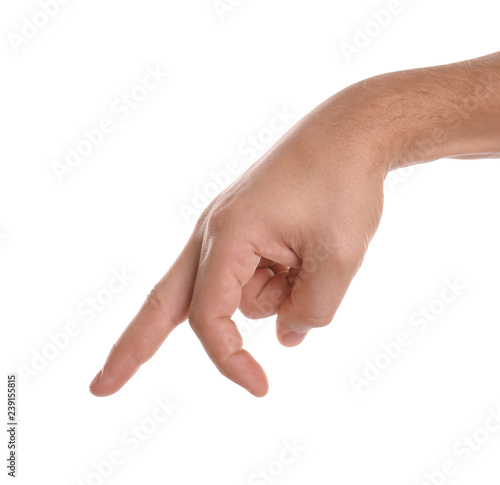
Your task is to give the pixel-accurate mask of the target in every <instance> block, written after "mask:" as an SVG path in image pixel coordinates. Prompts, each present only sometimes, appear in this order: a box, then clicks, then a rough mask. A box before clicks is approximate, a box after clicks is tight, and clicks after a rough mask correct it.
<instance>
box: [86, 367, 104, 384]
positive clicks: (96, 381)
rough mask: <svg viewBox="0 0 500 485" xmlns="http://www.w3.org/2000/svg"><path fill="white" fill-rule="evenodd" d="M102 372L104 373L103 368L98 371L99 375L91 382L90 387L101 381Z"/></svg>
mask: <svg viewBox="0 0 500 485" xmlns="http://www.w3.org/2000/svg"><path fill="white" fill-rule="evenodd" d="M101 374H102V369H101V370H100V371H99V372H98V373H97V375H96V376H95V377H94V379H93V380H92V382H91V383H90V386H89V387H92V386H95V385H96V384H97V383H98V382H99V379H100V378H101Z"/></svg>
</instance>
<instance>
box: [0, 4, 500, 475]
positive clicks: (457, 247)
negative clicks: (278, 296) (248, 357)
mask: <svg viewBox="0 0 500 485" xmlns="http://www.w3.org/2000/svg"><path fill="white" fill-rule="evenodd" d="M234 3H237V2H234ZM493 5H494V2H491V1H486V0H476V1H474V2H456V1H451V0H446V1H445V0H441V1H440V2H434V1H431V0H419V1H416V0H414V1H413V2H410V1H402V2H401V7H400V12H399V13H398V14H395V15H394V16H393V17H392V20H391V22H390V24H389V25H387V26H386V27H383V28H381V29H380V33H379V34H378V35H375V36H373V38H372V39H371V41H370V43H369V45H368V46H367V47H366V48H363V49H362V50H361V52H359V53H357V54H355V55H353V56H352V59H351V62H347V59H346V57H345V56H344V55H343V53H342V49H341V43H342V42H348V43H352V42H353V39H354V36H355V33H356V29H357V28H360V29H364V28H365V27H366V26H367V22H369V21H371V19H372V15H371V12H372V11H379V10H381V9H386V8H387V7H388V2H387V1H357V2H347V1H344V2H330V1H326V0H323V1H320V0H308V1H291V0H274V1H272V2H270V1H269V0H251V1H250V0H249V1H242V2H240V4H239V5H238V6H236V7H232V8H231V11H228V12H226V13H225V14H223V15H222V17H223V18H222V19H221V18H220V15H218V13H217V11H216V9H215V8H214V6H213V5H212V2H211V1H210V0H203V1H202V0H192V1H189V2H181V1H176V2H161V1H155V0H143V1H141V2H138V1H136V2H132V1H123V0H120V1H118V0H108V1H106V2H102V1H98V0H86V1H81V0H73V1H70V2H68V4H67V5H64V6H60V9H59V12H58V13H57V14H56V15H55V16H54V17H53V18H51V19H50V21H49V22H48V23H47V25H46V26H45V27H43V28H40V30H39V32H38V33H36V35H34V36H33V37H32V38H31V39H29V40H28V41H26V42H25V44H23V45H21V46H20V48H19V49H18V52H16V49H15V48H14V46H13V41H12V39H13V38H15V37H13V35H12V34H17V35H21V29H22V27H23V25H24V21H23V17H26V18H28V19H32V18H33V16H35V14H36V13H37V12H39V11H40V6H39V4H38V3H37V2H35V1H33V0H16V1H15V2H14V1H9V2H7V1H4V2H2V5H1V7H0V31H1V36H2V43H1V45H0V55H1V60H2V62H1V72H2V74H1V78H0V106H1V108H0V110H1V115H0V119H1V135H0V140H1V141H0V207H1V210H0V234H1V237H0V241H1V243H0V302H1V303H0V322H1V329H2V338H1V345H2V347H1V355H2V370H3V374H2V382H4V385H3V388H4V389H5V390H4V391H2V392H3V393H5V394H4V396H5V395H6V380H7V379H6V376H7V374H9V373H14V372H17V373H19V375H18V379H19V381H20V383H19V395H18V398H19V400H18V405H19V409H18V411H19V416H18V418H19V423H20V426H19V435H18V445H19V455H18V456H19V461H18V479H17V483H21V484H32V483H51V484H54V485H58V484H78V483H89V484H90V483H94V484H96V483H101V481H102V483H116V484H118V483H120V484H134V483H154V484H160V483H163V484H166V483H175V484H192V483H209V484H212V483H213V484H232V485H235V484H236V485H237V484H242V485H243V484H247V483H257V484H260V485H262V484H264V483H270V482H271V480H266V479H262V480H261V481H260V482H259V481H258V480H257V479H256V478H255V477H254V479H252V478H251V477H252V475H253V474H254V473H257V471H258V469H259V468H260V467H262V468H264V469H266V470H269V467H270V470H271V471H273V470H274V473H275V474H276V475H278V476H276V477H274V478H272V475H269V477H271V478H272V480H273V481H272V483H276V484H304V483H318V484H331V483H342V484H346V485H347V484H349V485H350V484H361V483H376V484H382V483H383V484H384V485H389V484H394V485H396V484H397V485H401V484H408V485H417V484H418V485H420V484H423V483H432V482H429V481H428V480H426V477H425V474H426V473H432V472H434V471H435V470H437V469H438V468H439V467H440V466H441V464H442V462H443V461H446V460H452V461H453V462H454V463H456V468H457V471H456V473H455V475H454V476H453V477H450V478H447V479H446V480H445V482H442V483H453V484H454V485H460V484H470V483H482V484H485V485H487V484H494V483H499V480H500V461H499V460H498V454H499V452H500V432H497V433H491V434H490V436H489V440H488V442H487V443H486V444H484V445H481V446H480V447H479V449H478V451H477V452H475V453H474V456H473V457H472V458H471V459H470V460H466V462H464V455H457V454H456V453H454V451H453V446H454V445H455V444H456V443H457V442H458V441H460V440H461V439H462V437H463V436H464V435H467V434H470V435H472V434H474V432H476V431H477V430H478V429H479V428H480V427H481V426H482V425H483V424H484V422H485V420H486V419H487V417H488V410H489V409H490V408H493V409H498V408H499V406H500V388H499V385H498V383H499V369H500V352H498V341H499V338H500V330H499V312H498V293H499V283H498V274H499V272H500V263H499V258H498V247H499V245H500V235H499V231H498V205H499V202H500V195H499V192H498V180H499V178H500V166H499V165H498V162H497V161H495V160H490V161H480V160H478V161H456V160H442V161H437V162H434V163H432V164H428V165H425V166H418V167H416V168H415V170H414V171H413V172H411V173H405V174H404V175H405V176H402V177H401V178H400V179H397V183H395V182H394V179H391V180H392V182H391V184H388V183H387V187H386V202H385V208H384V216H383V219H382V223H381V225H380V228H379V230H378V233H377V234H376V236H375V238H374V240H373V242H372V244H371V246H370V249H369V251H368V254H367V256H366V258H365V262H364V264H363V266H362V268H361V270H360V271H359V273H358V274H357V276H356V277H355V279H354V281H353V283H352V285H351V287H350V289H349V291H348V294H347V296H346V298H345V299H344V301H343V303H342V305H341V308H340V310H339V312H338V314H337V315H336V317H335V321H334V322H333V323H332V324H331V325H329V326H328V327H326V328H322V329H318V330H314V331H313V332H311V334H310V335H309V336H308V337H307V339H306V340H305V341H304V343H303V344H302V345H300V346H299V347H297V348H294V349H287V348H284V347H282V346H280V344H279V343H278V342H277V340H276V337H275V333H274V319H273V318H269V319H267V320H266V321H265V322H259V323H260V325H258V326H257V325H255V328H254V329H253V331H251V332H248V337H247V338H246V339H245V347H246V348H247V349H248V350H250V351H251V352H252V353H253V355H254V356H255V357H256V358H257V360H258V361H259V362H260V363H261V364H262V365H263V367H264V368H265V369H266V371H267V374H268V376H269V380H270V391H269V394H268V395H267V396H266V397H264V398H262V399H257V398H255V397H253V396H251V395H250V394H248V393H247V392H246V391H244V390H242V389H240V388H239V387H237V386H236V385H234V384H233V383H232V382H230V381H228V380H226V379H225V378H224V377H222V376H221V375H220V374H219V373H218V372H217V370H216V369H215V367H214V366H213V364H212V363H211V362H210V361H209V359H208V357H207V356H206V355H205V353H204V351H203V349H202V347H201V345H200V343H199V342H198V341H197V339H196V338H195V336H194V334H193V333H192V331H191V329H190V327H189V325H188V324H187V323H185V324H183V325H182V326H180V327H179V328H177V329H176V330H175V331H174V332H173V333H172V335H171V336H170V338H169V339H168V341H167V342H166V343H165V344H164V345H163V347H162V348H161V349H160V351H159V352H158V353H157V355H156V356H155V357H154V358H153V359H152V360H151V361H149V362H148V363H147V364H145V365H144V366H143V367H142V368H141V370H140V371H139V372H138V373H137V374H136V375H135V376H134V378H133V379H132V380H131V381H130V382H129V383H128V384H126V385H125V387H124V388H123V389H122V390H121V391H120V392H119V393H117V394H116V395H113V396H111V397H107V398H96V397H94V396H92V395H91V394H90V393H89V391H88V385H89V383H90V381H91V379H92V378H93V377H94V375H95V373H96V372H97V371H98V370H99V369H100V368H101V366H102V364H103V362H104V359H105V357H106V356H107V353H108V351H109V349H110V347H111V346H112V344H113V343H114V341H115V340H116V338H117V337H118V335H119V334H120V333H121V331H122V330H123V328H124V327H125V325H126V324H127V323H128V322H129V321H130V319H131V318H132V317H133V315H134V314H135V313H136V311H137V309H138V308H139V307H140V305H141V304H142V301H143V299H144V297H145V295H146V294H147V293H148V291H149V290H150V289H151V287H152V286H153V285H154V283H156V281H157V280H158V279H159V278H160V277H161V276H162V274H163V273H164V272H165V271H166V270H167V268H168V267H169V265H170V264H171V263H172V262H173V260H174V259H175V257H176V256H177V254H178V253H179V251H180V250H181V248H182V247H183V245H184V244H185V242H186V240H187V237H188V235H189V234H190V232H191V230H192V228H193V226H194V222H186V221H185V219H184V218H183V217H182V215H181V207H182V206H181V204H185V205H190V204H192V200H193V196H194V194H195V190H200V191H203V190H204V189H207V187H210V185H207V184H209V183H210V181H211V179H210V176H209V172H211V171H212V172H217V171H221V170H224V169H225V167H226V165H227V163H228V162H230V161H235V162H237V163H238V164H239V166H240V167H241V168H242V169H243V168H245V167H248V166H249V165H250V164H251V163H253V162H254V161H255V160H257V158H258V156H260V155H261V154H262V153H264V152H265V150H267V149H268V148H269V147H270V146H271V145H272V142H271V143H269V144H268V145H267V146H266V147H265V149H263V150H262V151H261V152H259V153H258V154H257V155H256V156H255V157H253V158H249V157H248V156H245V155H244V154H242V153H241V147H240V145H241V144H242V143H245V142H246V140H247V139H248V137H249V136H252V135H258V134H259V132H261V130H262V129H263V128H266V127H268V126H269V123H270V121H271V119H272V118H273V110H276V109H283V107H286V108H287V109H288V111H289V112H292V113H294V114H295V115H296V120H298V119H300V117H301V116H303V115H304V114H306V113H307V112H308V111H309V110H311V109H312V108H313V107H315V106H316V105H317V104H318V103H320V102H321V101H323V100H324V99H325V98H327V97H329V96H330V95H331V94H333V93H335V92H337V91H338V90H340V89H342V88H344V87H345V86H347V85H349V84H351V83H353V82H356V81H359V80H361V79H363V78H366V77H368V76H371V75H375V74H379V73H383V72H387V71H395V70H400V69H406V68H413V67H421V66H426V65H435V64H442V63H449V62H454V61H459V60H462V59H468V58H473V57H477V56H480V55H485V54H489V53H491V52H494V51H496V50H498V49H499V45H498V10H496V7H495V6H493ZM157 65H160V66H162V68H163V69H164V70H165V71H168V72H169V77H168V79H166V80H165V81H164V82H163V83H162V84H161V86H159V87H158V88H157V89H155V90H153V91H151V92H150V93H149V94H148V96H147V98H146V99H145V100H144V102H142V103H140V106H139V107H137V109H134V110H132V112H131V113H130V116H128V117H127V118H126V119H123V120H122V119H120V117H119V115H118V114H117V113H116V112H114V111H113V109H112V108H111V106H112V104H113V102H114V100H116V99H119V98H120V96H122V94H125V93H129V92H130V91H131V90H132V89H133V88H134V87H136V86H138V85H140V83H141V81H142V79H143V78H144V76H145V74H146V68H147V67H148V66H149V67H151V68H154V67H155V66H157ZM102 118H110V119H111V120H112V121H113V123H114V126H115V129H114V131H113V132H112V133H110V134H107V135H105V137H104V141H103V142H102V143H101V144H100V145H99V146H96V147H95V148H94V149H93V151H92V153H91V155H90V156H88V157H85V158H84V160H83V161H82V162H81V163H80V165H79V166H78V167H75V168H74V170H73V172H72V173H71V174H67V175H65V176H64V177H63V181H62V182H60V181H59V180H58V178H57V177H56V174H55V172H54V170H53V163H54V162H60V163H62V162H64V159H65V156H66V150H67V146H68V145H70V146H72V147H74V146H75V145H76V144H77V143H78V142H79V141H81V140H83V139H84V137H83V134H82V130H90V129H94V128H96V127H97V126H98V124H99V122H100V120H101V119H102ZM280 135H281V134H277V135H276V139H277V138H278V136H280ZM273 141H274V140H273ZM239 147H240V149H239ZM387 182H388V181H387ZM122 268H125V269H126V271H127V272H128V273H129V274H131V275H133V276H134V278H133V281H131V282H130V283H129V284H128V286H127V287H126V288H125V289H124V290H123V291H122V292H121V293H120V294H118V295H116V296H114V298H113V300H112V301H111V302H110V303H109V305H107V306H106V307H105V308H104V309H103V311H102V312H98V313H96V316H95V318H94V319H93V320H92V321H91V322H90V323H88V324H86V323H85V322H84V320H83V319H82V317H81V316H79V314H78V312H77V308H78V307H79V305H80V304H82V302H85V300H86V298H87V297H89V296H93V295H94V296H95V295H96V294H97V293H98V292H99V291H101V290H103V289H105V288H106V287H107V284H108V282H109V280H110V278H111V277H112V274H111V271H112V270H113V269H115V270H121V269H122ZM446 279H448V280H451V281H453V280H454V279H457V280H458V281H459V282H460V283H461V284H462V285H464V286H466V289H465V290H463V292H462V293H461V294H460V296H459V297H458V298H457V299H456V301H455V302H453V303H450V304H448V305H446V308H445V309H444V311H443V312H442V313H441V314H440V315H438V316H437V317H436V318H435V320H434V321H433V322H432V323H430V324H429V328H428V329H427V331H426V332H423V333H421V334H419V333H418V332H417V330H418V329H417V327H411V326H410V325H409V320H410V318H411V316H412V314H414V312H418V311H419V307H420V306H428V305H429V304H432V302H433V300H434V299H435V298H437V297H439V295H440V293H441V291H442V289H443V288H444V285H445V283H444V282H445V280H446ZM434 304H435V305H437V303H436V302H434ZM438 306H439V305H438ZM235 318H236V320H237V322H238V324H239V325H244V324H246V325H247V328H252V327H248V325H249V323H248V322H246V321H245V319H244V318H242V317H241V315H237V316H236V317H235ZM68 322H75V324H77V325H78V328H80V333H79V335H78V336H75V337H72V338H71V339H70V340H69V342H67V343H66V346H65V348H64V349H60V350H59V349H57V348H56V352H55V355H51V360H48V361H47V363H46V366H45V368H43V369H41V370H39V371H33V375H31V376H29V377H28V378H26V379H21V377H22V376H21V373H22V372H21V371H22V370H23V369H24V371H25V370H26V368H28V367H32V359H33V358H34V355H36V352H43V351H44V349H45V351H46V352H47V349H48V348H49V347H50V346H49V347H47V345H48V344H50V342H51V341H50V336H49V333H52V334H56V333H57V332H61V331H62V330H63V329H64V327H65V325H67V324H68ZM405 330H408V331H409V332H411V333H412V335H414V343H413V345H412V346H410V347H409V348H407V349H405V350H404V351H403V352H402V353H401V355H400V356H399V357H398V358H397V359H395V360H394V361H393V362H392V363H391V365H390V367H389V368H388V369H386V370H384V371H383V372H381V375H380V377H379V378H378V379H376V380H374V381H373V382H372V383H371V384H370V385H369V386H366V387H364V388H363V390H362V392H361V394H360V395H358V393H356V391H355V389H354V387H353V385H352V383H351V378H352V375H353V374H357V375H362V373H363V369H364V366H365V364H364V360H365V359H370V360H371V361H373V359H374V358H375V357H376V356H377V354H379V353H380V352H381V344H382V343H383V342H386V343H388V342H390V341H392V340H394V339H395V338H396V336H397V335H398V334H399V333H400V332H402V331H405ZM52 350H53V348H52ZM49 353H50V351H49ZM20 366H24V367H20ZM158 397H161V398H164V397H168V398H169V399H170V400H171V402H172V403H175V404H176V405H177V406H178V408H177V409H176V410H175V411H174V412H173V413H172V414H171V416H170V417H169V418H168V419H167V420H166V421H165V422H163V423H161V424H158V425H157V426H156V425H155V426H156V428H157V429H156V430H155V431H154V432H152V433H151V434H149V435H145V436H146V438H147V439H145V440H144V441H143V442H141V444H140V446H139V447H138V449H137V450H134V451H133V450H132V449H131V446H130V445H126V444H125V443H124V442H123V438H122V437H123V435H124V433H127V432H130V430H131V429H132V427H133V426H137V425H138V426H141V424H144V423H149V425H151V417H152V416H153V410H154V408H155V406H156V404H155V399H156V398H158ZM2 400H3V402H4V403H5V397H4V398H2ZM2 410H3V411H2V419H3V420H4V421H5V422H6V421H7V419H6V417H4V416H5V408H4V406H2ZM153 424H155V423H153ZM149 429H152V428H148V430H149ZM479 433H480V434H479V435H478V436H483V435H481V432H479ZM285 440H288V442H289V443H292V442H293V441H294V440H295V441H296V443H297V444H298V445H299V446H300V447H301V448H305V450H303V451H300V453H299V454H298V456H297V457H296V458H295V459H294V461H293V462H292V463H289V464H286V465H284V466H282V465H280V464H279V463H277V462H276V460H277V459H279V457H280V453H281V451H282V450H283V449H284V444H283V442H284V441H285ZM1 441H2V454H1V456H2V457H4V455H5V456H6V454H7V444H6V443H7V434H6V433H4V434H2V440H1ZM114 451H118V452H119V453H121V456H122V457H123V459H122V461H121V464H120V465H118V466H115V467H114V470H113V471H112V472H111V473H110V476H109V477H106V478H104V479H102V478H100V477H98V476H97V475H95V474H94V475H92V473H95V469H94V467H93V465H92V462H99V463H102V462H103V461H105V460H107V459H108V457H109V455H110V453H112V452H114ZM287 456H288V455H287ZM280 467H281V468H280ZM6 472H7V469H6V468H4V466H2V471H1V473H2V475H3V476H2V482H3V477H5V476H6ZM78 479H80V480H81V482H78ZM436 480H437V478H436ZM6 483H7V482H6ZM435 483H441V482H440V481H439V480H438V481H435Z"/></svg>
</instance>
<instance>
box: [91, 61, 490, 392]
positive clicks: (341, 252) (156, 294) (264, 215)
mask: <svg viewBox="0 0 500 485" xmlns="http://www.w3.org/2000/svg"><path fill="white" fill-rule="evenodd" d="M489 58H490V60H488V57H486V58H481V59H479V60H475V61H471V62H467V63H459V64H456V65H452V67H450V66H442V67H439V68H431V69H428V70H425V69H421V70H414V71H404V72H401V73H392V74H388V75H384V76H378V77H375V78H371V79H369V80H367V81H365V82H361V83H358V84H356V85H353V86H351V87H349V88H347V89H345V90H343V91H341V92H340V93H338V94H337V95H335V96H333V97H332V98H330V99H329V100H327V101H325V102H324V103H323V104H321V105H320V106H318V107H317V108H316V109H315V110H313V111H312V112H311V113H310V114H309V115H307V116H306V117H305V118H303V119H302V120H301V121H300V122H299V123H298V124H297V125H296V126H294V127H293V128H292V129H291V130H290V131H289V132H288V133H287V134H286V135H285V136H284V137H283V138H282V139H281V140H280V141H279V142H278V143H277V144H276V145H275V146H274V147H273V148H272V150H271V151H269V152H268V153H267V154H266V155H264V157H262V158H261V159H260V160H259V161H258V162H257V163H255V164H254V165H253V166H252V167H251V168H250V169H249V170H248V171H247V172H246V173H244V174H243V175H242V176H241V177H240V178H239V179H238V180H237V181H236V182H235V183H233V184H232V185H231V186H230V187H228V188H227V189H226V190H225V191H224V192H222V193H221V194H220V195H219V196H218V197H217V198H216V199H215V200H214V201H213V202H212V203H211V204H210V205H209V207H208V208H207V209H206V210H205V212H204V213H203V214H202V216H201V217H200V219H199V220H198V223H197V225H196V227H195V229H194V231H193V233H192V235H191V237H190V239H189V241H188V243H187V245H186V247H185V248H184V250H183V251H182V253H181V254H180V256H179V257H178V258H177V260H176V261H175V262H174V264H173V265H172V267H171V268H170V269H169V271H168V272H167V273H166V274H165V276H164V277H163V278H162V279H161V280H160V281H159V282H158V283H157V285H156V286H155V287H154V288H153V290H152V291H151V292H150V294H149V295H148V297H147V299H146V301H145V303H144V305H143V306H142V308H141V309H140V311H139V313H138V314H137V315H136V316H135V318H134V319H133V320H132V322H131V323H130V324H129V325H128V327H127V328H126V330H125V331H124V333H123V334H122V336H121V337H120V338H119V339H118V341H117V342H116V344H115V345H114V346H113V348H112V349H111V352H110V354H109V356H108V359H107V360H106V363H105V364H104V367H103V369H102V371H100V372H99V373H98V375H97V376H96V378H95V380H94V382H93V383H92V384H91V392H92V393H93V394H95V395H96V396H107V395H109V394H113V393H114V392H116V391H118V390H119V389H120V388H121V387H122V386H123V385H124V384H125V383H126V382H127V381H128V380H129V379H130V378H131V377H132V375H133V374H134V373H135V372H136V371H137V370H138V369H139V367H140V366H141V364H143V363H144V362H146V361H147V360H148V359H150V358H151V357H152V356H153V355H154V353H155V352H156V351H157V350H158V348H159V347H160V346H161V344H162V343H163V341H164V340H165V339H166V337H167V336H168V335H169V334H170V332H171V331H172V330H173V329H174V328H175V327H176V326H177V325H178V324H180V323H182V322H184V321H185V320H186V319H187V318H189V322H190V324H191V327H192V328H193V330H194V332H195V333H196V335H197V336H198V338H199V339H200V341H201V343H202V344H203V346H204V348H205V350H206V352H207V354H208V355H209V357H210V358H211V359H212V361H213V362H214V364H215V365H216V367H217V368H218V369H219V371H220V372H221V373H222V374H223V375H225V376H226V377H228V378H229V379H231V380H233V381H234V382H236V383H237V384H239V385H241V386H242V387H244V388H245V389H247V390H248V391H249V392H251V393H252V394H254V395H255V396H264V395H265V394H266V393H267V390H268V382H267V378H266V375H265V373H264V370H263V369H262V367H261V366H260V365H259V364H258V363H257V362H256V361H255V359H254V358H253V357H252V356H251V355H250V354H249V353H248V352H247V351H246V350H244V349H243V341H242V337H241V335H240V334H239V332H238V330H237V328H236V325H235V323H234V322H233V321H232V320H231V318H232V315H233V313H234V312H235V311H236V309H237V308H239V309H240V310H241V311H242V313H243V314H244V315H246V316H248V317H249V318H263V317H267V316H270V315H274V314H277V322H276V332H277V337H278V340H279V341H280V342H281V343H282V344H283V345H285V346H289V347H292V346H295V345H298V344H299V343H300V342H302V340H303V339H304V337H305V336H306V334H307V332H308V331H309V330H310V329H311V328H315V327H322V326H325V325H327V324H329V323H330V322H331V320H332V319H333V316H334V315H335V312H336V310H337V308H338V306H339V305H340V302H341V301H342V298H343V297H344V295H345V293H346V291H347V288H348V286H349V284H350V282H351V280H352V278H353V277H354V275H355V274H356V271H357V270H358V268H359V267H360V264H361V262H362V260H363V257H364V255H365V252H366V250H367V247H368V244H369V242H370V240H371V238H372V237H373V235H374V233H375V231H376V229H377V227H378V224H379V221H380V217H381V214H382V205H383V181H384V178H385V176H386V175H387V173H388V171H389V170H391V169H392V168H397V167H400V166H403V165H405V164H409V163H418V162H422V161H428V160H433V159H436V158H441V157H444V156H453V157H459V156H462V157H463V156H467V155H471V156H475V155H478V156H479V154H480V155H485V156H486V154H490V155H491V154H492V153H493V151H494V150H497V151H496V153H498V152H500V149H498V148H499V138H498V136H495V135H498V133H500V131H499V128H500V112H499V106H500V102H498V92H499V89H498V88H499V86H500V82H499V72H498V71H499V63H498V55H496V56H495V55H494V56H489ZM474 63H476V64H475V65H476V66H477V69H479V68H481V69H482V70H481V73H482V74H485V73H486V74H487V75H483V76H482V77H481V79H482V81H481V82H484V84H485V86H483V88H484V89H483V90H482V91H481V92H478V93H477V94H475V95H474V99H473V101H474V102H475V104H474V106H473V107H471V108H467V106H465V105H464V106H463V107H462V106H461V105H460V103H461V102H462V101H463V100H464V99H465V98H466V95H467V93H468V92H469V91H470V89H471V88H470V86H474V85H475V84H474V80H475V78H474V75H475V73H474ZM488 69H489V71H488ZM450 83H451V84H453V83H455V85H452V89H451V90H450ZM492 83H493V85H492ZM495 83H497V84H495ZM476 84H477V83H476ZM464 93H465V94H464ZM492 93H496V94H492ZM495 96H496V97H495ZM483 98H484V99H483ZM492 99H493V101H492ZM471 106H472V105H471ZM429 133H439V137H438V136H437V135H436V137H434V138H432V139H433V140H434V142H433V143H431V144H429V143H428V142H426V143H424V141H426V140H427V139H428V138H429ZM426 137H427V138H426ZM436 138H438V141H436ZM429 139H430V138H429ZM422 147H424V148H422Z"/></svg>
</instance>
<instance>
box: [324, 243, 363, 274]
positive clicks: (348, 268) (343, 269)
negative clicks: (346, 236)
mask: <svg viewBox="0 0 500 485" xmlns="http://www.w3.org/2000/svg"><path fill="white" fill-rule="evenodd" d="M364 253H365V251H364V249H363V248H359V247H358V246H355V245H353V244H349V243H345V244H341V245H339V246H337V248H336V250H335V252H334V254H333V255H332V264H333V266H334V268H335V269H336V271H338V272H339V273H340V274H351V273H353V272H356V271H357V270H358V268H359V266H360V265H361V262H362V261H363V257H364Z"/></svg>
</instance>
